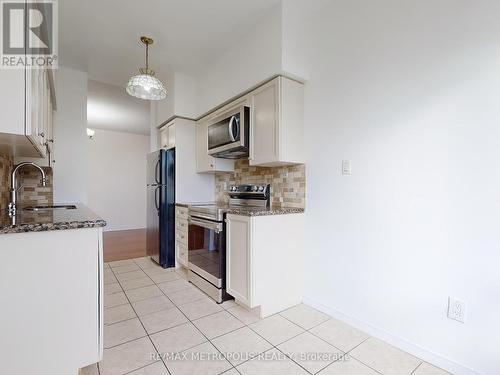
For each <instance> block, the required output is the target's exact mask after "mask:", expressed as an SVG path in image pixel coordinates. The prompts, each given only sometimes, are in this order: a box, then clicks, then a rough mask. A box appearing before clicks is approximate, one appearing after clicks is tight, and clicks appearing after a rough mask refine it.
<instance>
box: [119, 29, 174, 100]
mask: <svg viewBox="0 0 500 375" xmlns="http://www.w3.org/2000/svg"><path fill="white" fill-rule="evenodd" d="M140 40H141V42H142V43H143V44H144V45H145V46H146V67H145V68H140V69H139V73H141V74H139V75H136V76H133V77H132V78H130V80H129V81H128V84H127V93H128V94H129V95H132V96H135V97H136V98H140V99H146V100H163V99H165V98H166V97H167V90H165V86H163V83H161V81H160V80H159V79H158V78H156V77H155V76H154V75H155V72H154V71H153V70H151V69H149V45H150V44H153V39H151V38H149V37H147V36H141V38H140Z"/></svg>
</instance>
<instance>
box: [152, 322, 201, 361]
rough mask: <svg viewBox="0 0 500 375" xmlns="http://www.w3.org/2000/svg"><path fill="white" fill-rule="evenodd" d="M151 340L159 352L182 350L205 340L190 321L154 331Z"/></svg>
mask: <svg viewBox="0 0 500 375" xmlns="http://www.w3.org/2000/svg"><path fill="white" fill-rule="evenodd" d="M151 340H153V343H154V345H155V347H156V349H157V350H158V352H159V353H160V354H162V353H178V352H182V351H184V350H187V349H190V348H192V347H194V346H197V345H200V344H203V343H204V342H206V341H207V339H206V338H205V336H203V335H202V334H201V333H200V331H199V330H198V329H197V328H196V327H195V326H194V325H193V324H192V323H190V322H188V323H185V324H181V325H179V326H177V327H173V328H169V329H167V330H165V331H161V332H158V333H155V334H154V335H151Z"/></svg>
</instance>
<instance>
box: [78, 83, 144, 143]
mask: <svg viewBox="0 0 500 375" xmlns="http://www.w3.org/2000/svg"><path fill="white" fill-rule="evenodd" d="M149 126H150V124H149V102H148V101H146V100H141V99H136V98H133V97H131V96H129V95H128V94H127V93H126V92H125V90H124V89H123V87H119V86H114V85H110V84H107V83H102V82H96V81H91V80H89V82H88V88H87V127H89V128H91V129H104V130H113V131H120V132H128V133H134V134H145V135H149V134H150V130H149Z"/></svg>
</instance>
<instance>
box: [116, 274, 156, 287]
mask: <svg viewBox="0 0 500 375" xmlns="http://www.w3.org/2000/svg"><path fill="white" fill-rule="evenodd" d="M121 285H122V288H123V290H131V289H137V288H142V287H145V286H149V285H154V282H153V280H151V279H150V278H149V277H141V278H140V279H133V280H127V281H122V282H121Z"/></svg>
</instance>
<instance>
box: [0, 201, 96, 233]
mask: <svg viewBox="0 0 500 375" xmlns="http://www.w3.org/2000/svg"><path fill="white" fill-rule="evenodd" d="M73 205H75V206H76V209H70V210H45V211H26V210H23V209H22V207H21V208H18V210H17V213H16V216H15V220H14V219H13V218H10V217H9V215H8V213H7V211H3V212H1V213H0V234H8V233H26V232H45V231H49V230H64V229H79V228H97V227H104V226H106V222H105V221H104V220H102V219H101V218H100V217H99V216H97V215H96V214H94V213H93V212H92V211H91V210H89V209H88V208H87V207H86V206H85V205H83V204H80V203H76V204H73Z"/></svg>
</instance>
